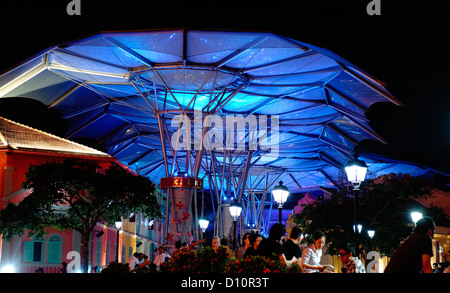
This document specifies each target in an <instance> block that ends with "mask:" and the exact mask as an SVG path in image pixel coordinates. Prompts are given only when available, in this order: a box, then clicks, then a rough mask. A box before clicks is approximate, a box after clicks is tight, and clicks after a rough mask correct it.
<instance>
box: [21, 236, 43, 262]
mask: <svg viewBox="0 0 450 293" xmlns="http://www.w3.org/2000/svg"><path fill="white" fill-rule="evenodd" d="M43 255H44V240H43V239H42V238H33V240H32V241H25V242H24V252H23V261H24V262H42V259H43V258H44V257H43Z"/></svg>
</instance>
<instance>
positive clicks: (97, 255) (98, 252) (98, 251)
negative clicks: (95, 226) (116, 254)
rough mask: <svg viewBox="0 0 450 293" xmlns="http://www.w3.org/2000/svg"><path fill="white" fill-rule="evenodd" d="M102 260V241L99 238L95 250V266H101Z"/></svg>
mask: <svg viewBox="0 0 450 293" xmlns="http://www.w3.org/2000/svg"><path fill="white" fill-rule="evenodd" d="M101 260H102V240H101V239H98V238H97V245H96V249H95V265H96V266H101Z"/></svg>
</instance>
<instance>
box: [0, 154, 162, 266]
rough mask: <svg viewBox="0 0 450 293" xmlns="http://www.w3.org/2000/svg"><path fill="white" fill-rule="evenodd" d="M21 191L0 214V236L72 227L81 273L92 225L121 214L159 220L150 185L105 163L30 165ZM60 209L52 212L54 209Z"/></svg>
mask: <svg viewBox="0 0 450 293" xmlns="http://www.w3.org/2000/svg"><path fill="white" fill-rule="evenodd" d="M22 187H23V188H25V189H29V190H31V193H30V194H29V195H28V196H27V197H26V198H25V199H23V200H22V201H21V202H20V203H19V204H17V205H15V204H12V203H9V204H8V205H7V206H6V207H5V209H3V210H2V211H1V212H0V233H1V234H2V235H3V238H5V239H7V240H9V239H11V238H12V237H13V236H14V235H23V234H24V230H25V229H26V230H29V236H32V235H38V236H42V235H44V234H45V229H46V228H49V227H53V228H56V229H59V230H66V229H73V230H75V231H78V232H80V234H81V252H80V254H81V265H82V269H83V271H84V272H87V268H88V258H89V249H88V244H89V238H90V236H91V234H92V231H93V229H94V227H95V225H96V223H97V222H101V221H103V222H105V223H111V224H112V223H114V222H115V221H116V220H117V219H118V218H119V217H121V216H125V215H126V216H128V215H129V214H130V213H132V212H136V211H138V210H139V211H141V212H142V213H144V214H145V215H146V216H147V217H149V218H156V217H161V212H160V207H159V206H158V204H157V200H156V196H155V195H154V191H155V185H154V184H153V183H152V182H151V181H150V180H149V179H148V178H146V177H142V176H135V175H133V174H131V173H129V172H128V171H126V170H125V169H123V168H121V167H119V166H117V165H115V164H111V166H110V167H109V168H107V169H106V170H104V169H102V168H101V167H100V166H99V165H98V164H97V163H95V162H92V161H85V160H73V159H69V160H64V161H62V162H47V163H44V164H41V165H31V166H30V167H29V169H28V171H27V173H26V180H25V182H23V184H22ZM57 206H58V207H59V210H61V207H62V210H63V211H64V212H63V214H61V212H55V211H56V210H55V207H57Z"/></svg>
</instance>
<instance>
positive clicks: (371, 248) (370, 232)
mask: <svg viewBox="0 0 450 293" xmlns="http://www.w3.org/2000/svg"><path fill="white" fill-rule="evenodd" d="M367 235H369V238H370V251H372V250H373V243H372V240H373V236H375V230H367Z"/></svg>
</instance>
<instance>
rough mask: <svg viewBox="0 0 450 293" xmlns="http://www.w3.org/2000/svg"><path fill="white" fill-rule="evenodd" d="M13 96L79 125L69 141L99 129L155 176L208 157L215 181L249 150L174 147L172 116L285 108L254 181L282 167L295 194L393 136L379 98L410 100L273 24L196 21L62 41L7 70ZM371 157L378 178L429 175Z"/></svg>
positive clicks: (325, 181) (1, 89) (256, 161)
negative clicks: (247, 26)
mask: <svg viewBox="0 0 450 293" xmlns="http://www.w3.org/2000/svg"><path fill="white" fill-rule="evenodd" d="M6 97H27V98H32V99H36V100H39V101H41V102H42V103H44V104H45V105H47V106H48V107H49V108H55V109H57V110H59V111H60V112H61V113H62V117H63V118H65V119H67V120H68V121H69V124H70V126H69V130H68V132H67V134H66V138H68V139H71V138H77V137H88V138H93V139H95V140H96V141H97V142H99V143H100V144H101V145H103V146H104V148H105V149H106V150H107V151H108V153H109V154H110V155H112V156H114V157H116V158H117V159H118V160H120V161H122V162H123V163H125V164H127V165H128V166H129V167H130V168H131V169H133V170H135V171H136V172H137V173H139V174H141V175H144V176H147V177H149V178H150V179H151V180H152V181H154V182H156V183H159V181H160V178H163V177H166V176H167V175H171V174H173V173H174V172H188V173H189V174H191V175H193V174H194V170H193V168H192V166H191V165H193V162H194V161H195V160H197V155H201V162H200V163H199V166H200V167H199V170H198V174H197V175H198V177H200V178H205V182H204V186H205V187H206V188H210V182H209V180H210V178H211V177H209V176H208V174H209V173H211V172H216V173H219V171H217V170H215V171H213V170H211V169H210V167H209V166H212V165H211V160H214V161H216V162H217V167H218V168H222V167H223V170H225V169H226V170H227V172H228V171H229V170H230V173H232V172H234V173H235V174H234V175H236V174H240V173H242V172H243V170H244V169H243V166H244V164H245V161H246V158H247V157H246V156H247V153H246V152H242V151H233V152H231V153H230V156H227V154H225V153H224V152H221V151H217V150H214V151H212V152H209V151H205V152H203V153H201V154H199V153H198V152H191V153H186V152H180V153H178V154H175V153H174V152H173V151H172V150H171V149H170V143H169V138H170V137H172V136H173V134H174V133H175V132H176V131H177V128H178V127H177V126H174V125H173V124H172V123H171V121H172V119H173V118H174V117H176V115H180V114H186V115H193V112H194V110H200V111H202V112H203V113H207V114H215V115H218V116H220V117H225V116H227V115H242V116H244V117H247V116H249V115H254V116H255V117H260V116H261V115H268V116H271V115H278V117H279V144H280V145H279V153H278V155H277V156H276V157H270V156H261V154H263V152H261V151H255V152H254V153H253V154H252V156H251V161H250V167H249V169H248V170H247V171H248V174H247V175H248V178H249V179H248V180H249V183H248V185H251V186H252V187H253V188H255V189H257V188H260V189H264V187H265V182H264V181H263V180H260V178H262V177H259V175H260V174H261V173H263V172H273V173H274V174H279V176H277V178H276V180H277V182H278V181H279V180H282V181H283V182H284V184H285V185H286V186H287V187H288V188H289V190H290V191H291V192H301V191H302V190H305V189H307V188H312V187H317V186H324V187H336V185H337V180H338V178H339V177H340V176H341V177H342V176H344V173H343V167H344V166H345V164H346V162H347V161H348V160H349V159H351V158H353V156H354V148H355V146H356V145H358V144H359V143H360V142H361V141H362V140H378V141H381V142H382V143H386V142H385V141H384V140H383V138H382V137H380V136H379V135H378V134H377V133H376V132H375V131H374V130H373V129H372V128H371V127H370V126H369V121H368V119H367V118H366V116H365V113H366V112H367V111H368V109H369V107H370V106H371V105H372V104H374V103H379V102H388V103H394V104H395V105H401V103H400V102H399V101H398V100H397V99H395V98H394V97H393V96H392V95H391V94H390V93H389V92H388V91H387V90H386V88H385V85H384V84H383V83H382V82H380V81H378V80H377V79H375V78H373V77H371V76H370V75H369V74H367V73H365V72H364V71H363V70H361V69H359V68H358V67H356V66H355V65H353V64H351V63H349V62H348V61H346V60H344V59H342V58H341V57H339V56H337V55H335V54H334V53H332V52H330V51H328V50H325V49H322V48H319V47H316V46H313V45H310V44H306V43H303V42H300V41H297V40H293V39H289V38H286V37H283V36H280V35H275V34H272V33H268V32H245V31H206V30H188V29H167V30H143V31H129V32H128V31H124V32H121V31H118V32H102V33H98V34H94V35H91V36H89V37H86V38H82V39H79V40H76V41H73V42H69V43H65V44H62V45H59V46H55V47H51V48H49V49H47V50H45V51H43V52H41V53H39V54H37V55H35V56H33V57H31V58H30V59H28V60H26V61H24V62H23V63H22V64H20V65H18V66H17V67H15V68H14V69H12V70H10V71H8V72H6V73H4V74H3V75H1V76H0V98H6ZM162 137H163V138H164V143H163V144H162V143H161V138H162ZM248 139H249V138H248V137H247V138H246V141H247V142H248ZM360 158H361V159H363V160H364V161H365V162H366V164H367V165H368V167H369V171H368V172H369V173H368V176H378V175H381V174H384V173H386V172H391V171H392V172H395V173H397V172H403V173H413V174H416V175H418V174H421V173H424V172H426V170H425V169H423V168H421V167H419V166H416V165H411V164H409V163H403V162H398V161H393V160H384V159H383V158H381V157H376V156H375V157H374V156H364V154H360ZM175 162H176V164H174V163H175ZM172 166H173V167H172ZM224 166H225V167H224ZM167 172H168V173H169V174H167ZM226 188H227V187H225V189H226Z"/></svg>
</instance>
